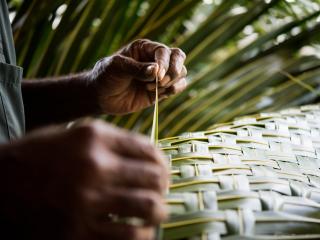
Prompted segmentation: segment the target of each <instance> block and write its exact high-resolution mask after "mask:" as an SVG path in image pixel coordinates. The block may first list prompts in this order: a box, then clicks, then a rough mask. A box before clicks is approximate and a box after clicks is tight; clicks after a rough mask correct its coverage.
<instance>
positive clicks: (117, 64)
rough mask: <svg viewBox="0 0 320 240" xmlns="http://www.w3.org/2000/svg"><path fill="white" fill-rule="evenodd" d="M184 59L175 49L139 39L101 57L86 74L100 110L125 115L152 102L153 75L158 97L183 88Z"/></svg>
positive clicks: (184, 76) (160, 97)
mask: <svg viewBox="0 0 320 240" xmlns="http://www.w3.org/2000/svg"><path fill="white" fill-rule="evenodd" d="M185 58H186V55H185V54H184V53H183V51H182V50H180V49H178V48H168V47H167V46H165V45H163V44H160V43H156V42H152V41H150V40H146V39H141V40H136V41H134V42H132V43H130V44H129V45H127V46H126V47H124V48H122V49H121V50H120V51H118V52H117V53H116V54H115V55H112V56H111V57H107V58H103V59H101V60H100V61H99V62H97V64H96V65H95V67H94V69H93V70H92V72H91V73H90V76H91V83H93V85H94V89H96V92H97V94H98V95H99V100H98V101H99V105H100V108H101V109H102V111H103V112H104V113H109V114H126V113H130V112H135V111H139V110H141V109H144V108H146V107H148V106H150V105H152V104H153V103H154V100H155V86H156V84H155V79H156V76H158V81H159V88H158V91H159V92H158V94H159V99H160V100H161V99H164V98H167V97H169V96H170V95H172V94H176V93H179V92H181V91H183V90H184V89H185V88H186V85H187V84H186V75H187V70H186V67H185V66H184V60H185Z"/></svg>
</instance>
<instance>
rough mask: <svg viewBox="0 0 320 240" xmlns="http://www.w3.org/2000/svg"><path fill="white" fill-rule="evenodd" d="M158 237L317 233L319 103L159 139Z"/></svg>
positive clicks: (282, 236)
mask: <svg viewBox="0 0 320 240" xmlns="http://www.w3.org/2000/svg"><path fill="white" fill-rule="evenodd" d="M160 147H161V148H162V149H163V151H164V152H165V154H166V155H167V156H168V158H169V160H170V166H171V177H172V184H171V186H170V193H169V194H168V196H167V203H168V206H169V208H170V212H171V217H170V219H169V220H168V221H167V222H166V223H164V224H163V225H162V228H163V231H164V233H163V238H164V239H192V240H197V239H199V240H200V239H201V240H205V239H208V240H218V239H320V170H319V167H320V105H309V106H303V107H300V108H295V109H288V110H284V111H281V112H278V113H262V114H259V115H255V116H247V117H242V118H239V119H236V120H235V121H233V122H231V123H227V124H220V125H217V126H215V127H213V129H211V130H208V131H204V132H193V133H186V134H182V135H181V136H178V137H173V138H168V139H163V140H160Z"/></svg>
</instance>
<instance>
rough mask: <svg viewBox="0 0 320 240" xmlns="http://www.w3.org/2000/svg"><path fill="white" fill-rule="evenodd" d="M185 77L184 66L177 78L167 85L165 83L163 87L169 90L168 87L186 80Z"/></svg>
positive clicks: (185, 70) (185, 69)
mask: <svg viewBox="0 0 320 240" xmlns="http://www.w3.org/2000/svg"><path fill="white" fill-rule="evenodd" d="M186 76H187V68H186V67H185V66H183V67H182V70H181V72H180V74H179V76H178V77H177V78H175V79H170V81H169V82H168V83H166V84H165V86H164V87H165V88H169V87H171V86H173V85H175V84H176V83H177V82H179V81H180V80H181V79H183V78H186Z"/></svg>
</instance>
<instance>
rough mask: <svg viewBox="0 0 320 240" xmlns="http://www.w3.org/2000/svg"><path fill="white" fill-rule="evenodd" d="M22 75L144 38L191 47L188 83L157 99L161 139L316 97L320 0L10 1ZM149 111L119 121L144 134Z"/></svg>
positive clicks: (89, 59) (67, 66) (76, 65)
mask: <svg viewBox="0 0 320 240" xmlns="http://www.w3.org/2000/svg"><path fill="white" fill-rule="evenodd" d="M8 2H9V6H10V11H11V15H10V17H11V20H12V24H13V30H14V38H15V42H16V49H17V54H18V63H19V64H20V65H21V66H23V67H24V71H25V72H24V73H25V77H26V78H36V77H45V76H52V75H62V74H68V73H71V72H78V71H83V70H85V69H89V68H91V67H92V66H93V65H94V63H95V62H96V61H97V60H98V59H99V58H102V57H104V56H106V55H110V54H112V53H113V52H114V51H116V50H117V49H119V48H120V47H121V46H123V45H124V44H126V43H128V42H130V41H132V40H134V39H137V38H149V39H152V40H155V41H161V42H163V43H165V44H168V45H170V46H174V47H180V48H182V49H183V50H184V51H185V52H186V54H187V60H186V65H187V68H188V71H189V77H188V81H189V86H188V88H187V90H186V91H185V92H183V93H182V94H180V95H178V96H175V97H173V98H170V99H168V100H166V101H164V102H162V103H161V104H160V109H159V111H160V115H159V131H160V136H161V137H164V136H173V135H176V134H179V133H181V132H185V131H197V130H205V129H207V128H210V127H211V126H212V125H213V124H216V123H219V122H226V121H229V120H231V119H232V118H234V117H237V116H241V115H244V114H253V113H256V112H259V111H274V110H278V109H280V108H283V107H289V106H296V105H302V104H307V103H311V102H314V101H318V99H319V96H320V59H319V56H320V45H319V39H320V17H319V16H320V15H319V13H320V12H319V11H320V0H227V1H223V0H55V1H43V0H25V1H23V0H11V1H8ZM152 110H153V109H152V108H150V109H147V110H145V111H142V112H138V113H134V114H131V115H127V116H122V117H119V116H118V117H114V116H104V118H105V119H106V120H107V121H110V122H113V123H115V124H117V125H119V126H122V127H125V128H128V129H134V130H136V131H140V132H143V133H148V132H149V131H150V128H151V125H152Z"/></svg>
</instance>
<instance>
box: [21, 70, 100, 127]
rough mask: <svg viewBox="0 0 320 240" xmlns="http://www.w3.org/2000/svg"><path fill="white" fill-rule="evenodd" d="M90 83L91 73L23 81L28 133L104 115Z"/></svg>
mask: <svg viewBox="0 0 320 240" xmlns="http://www.w3.org/2000/svg"><path fill="white" fill-rule="evenodd" d="M88 81H89V79H88V72H84V73H80V74H76V75H70V76H65V77H59V78H48V79H40V80H25V81H23V82H22V95H23V101H24V106H25V117H26V124H27V126H26V127H27V129H32V128H34V127H39V126H42V125H48V124H54V123H61V122H66V121H71V120H73V119H75V118H79V117H82V116H87V115H96V114H99V113H101V110H100V109H99V106H98V104H97V103H98V101H97V95H96V94H95V93H94V92H93V90H92V88H90V86H89V84H88Z"/></svg>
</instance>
